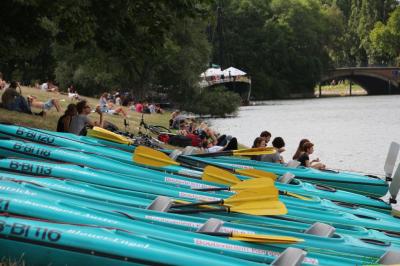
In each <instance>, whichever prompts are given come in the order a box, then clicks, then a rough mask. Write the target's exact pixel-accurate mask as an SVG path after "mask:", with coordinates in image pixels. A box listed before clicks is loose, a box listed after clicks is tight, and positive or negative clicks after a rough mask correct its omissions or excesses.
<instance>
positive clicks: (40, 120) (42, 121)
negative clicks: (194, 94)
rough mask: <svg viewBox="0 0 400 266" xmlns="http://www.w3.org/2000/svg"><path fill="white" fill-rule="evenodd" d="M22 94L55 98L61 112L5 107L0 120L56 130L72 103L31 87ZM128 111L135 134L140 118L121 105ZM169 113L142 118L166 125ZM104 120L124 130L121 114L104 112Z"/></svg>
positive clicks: (62, 96) (91, 100)
mask: <svg viewBox="0 0 400 266" xmlns="http://www.w3.org/2000/svg"><path fill="white" fill-rule="evenodd" d="M18 91H19V90H18ZM22 95H23V96H24V97H26V96H28V95H34V96H36V97H37V98H38V100H39V101H43V102H45V101H47V100H48V99H51V98H55V99H58V100H59V101H60V105H61V107H62V110H63V111H62V112H60V113H58V112H57V111H56V109H55V108H54V107H53V108H52V109H51V110H50V111H48V112H47V115H46V116H45V117H41V116H35V115H29V114H24V113H19V112H13V111H8V110H6V109H3V108H1V109H0V122H8V123H13V124H18V125H22V126H29V127H35V128H42V129H48V130H54V131H55V130H56V127H57V121H58V118H59V117H60V116H61V115H63V114H64V110H65V109H66V107H67V105H68V104H70V103H72V101H71V100H70V99H69V98H68V96H67V95H65V94H57V93H53V92H44V91H40V90H38V89H35V88H32V87H22ZM83 98H84V99H86V100H87V101H88V102H89V105H90V106H92V107H93V109H94V108H95V107H96V105H98V102H99V100H98V99H96V98H90V97H83ZM123 108H124V109H125V110H126V111H127V113H128V116H129V118H128V121H129V125H130V126H129V129H128V130H129V131H130V132H132V133H134V134H136V133H137V132H138V129H139V128H138V127H139V123H140V119H141V115H142V114H140V113H137V112H135V111H131V110H129V109H128V108H127V107H123ZM32 111H33V112H37V113H38V112H40V111H41V110H40V109H35V108H33V109H32ZM170 115H171V113H170V112H168V111H166V112H165V113H164V114H145V116H144V120H145V122H146V123H147V124H152V125H162V126H165V127H168V120H169V119H170ZM89 117H90V118H91V119H93V120H94V121H95V120H97V121H98V120H99V115H98V114H97V113H92V114H90V115H89ZM104 120H106V121H109V122H111V123H113V124H115V125H116V126H118V127H119V128H120V130H125V127H124V119H123V116H121V115H109V114H104Z"/></svg>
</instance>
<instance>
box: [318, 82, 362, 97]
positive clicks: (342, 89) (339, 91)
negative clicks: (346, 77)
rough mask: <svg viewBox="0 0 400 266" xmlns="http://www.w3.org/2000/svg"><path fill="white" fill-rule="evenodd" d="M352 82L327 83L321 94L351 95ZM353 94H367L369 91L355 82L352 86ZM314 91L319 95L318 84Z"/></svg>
mask: <svg viewBox="0 0 400 266" xmlns="http://www.w3.org/2000/svg"><path fill="white" fill-rule="evenodd" d="M349 87H350V84H349V82H348V81H345V82H344V83H341V84H336V85H325V86H322V87H321V96H349V95H350V89H349ZM351 92H352V95H366V94H367V92H366V91H365V90H364V89H363V88H362V87H361V86H359V85H357V84H353V85H352V88H351ZM314 93H315V95H316V96H319V87H318V86H316V87H315V90H314Z"/></svg>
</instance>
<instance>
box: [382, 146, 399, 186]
mask: <svg viewBox="0 0 400 266" xmlns="http://www.w3.org/2000/svg"><path fill="white" fill-rule="evenodd" d="M399 150H400V145H399V144H398V143H396V142H394V141H392V143H390V147H389V151H388V154H387V157H386V161H385V166H384V167H383V169H384V171H385V176H386V181H391V180H390V178H391V176H392V174H393V169H394V166H395V163H396V160H397V156H398V154H399Z"/></svg>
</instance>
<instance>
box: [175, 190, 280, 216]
mask: <svg viewBox="0 0 400 266" xmlns="http://www.w3.org/2000/svg"><path fill="white" fill-rule="evenodd" d="M202 205H205V207H208V208H206V209H204V208H201V209H189V210H185V209H181V210H169V212H173V213H192V212H209V211H228V212H239V213H245V214H251V215H283V214H286V213H287V209H286V206H285V205H284V204H283V203H282V202H280V201H278V190H277V189H276V188H258V189H252V190H243V191H240V192H238V193H236V194H235V195H233V196H231V197H229V198H227V199H221V200H216V201H203V202H194V203H184V204H174V205H173V206H172V207H173V208H182V207H193V206H202ZM209 205H221V206H223V207H224V208H210V206H209Z"/></svg>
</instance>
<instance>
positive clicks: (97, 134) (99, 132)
mask: <svg viewBox="0 0 400 266" xmlns="http://www.w3.org/2000/svg"><path fill="white" fill-rule="evenodd" d="M87 136H90V137H94V138H98V139H104V140H108V141H112V142H116V143H121V144H126V145H129V144H132V143H133V141H132V140H130V139H128V138H126V137H124V136H121V135H119V134H116V133H114V132H111V131H109V130H106V129H104V128H101V127H93V129H89V130H88V133H87Z"/></svg>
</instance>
